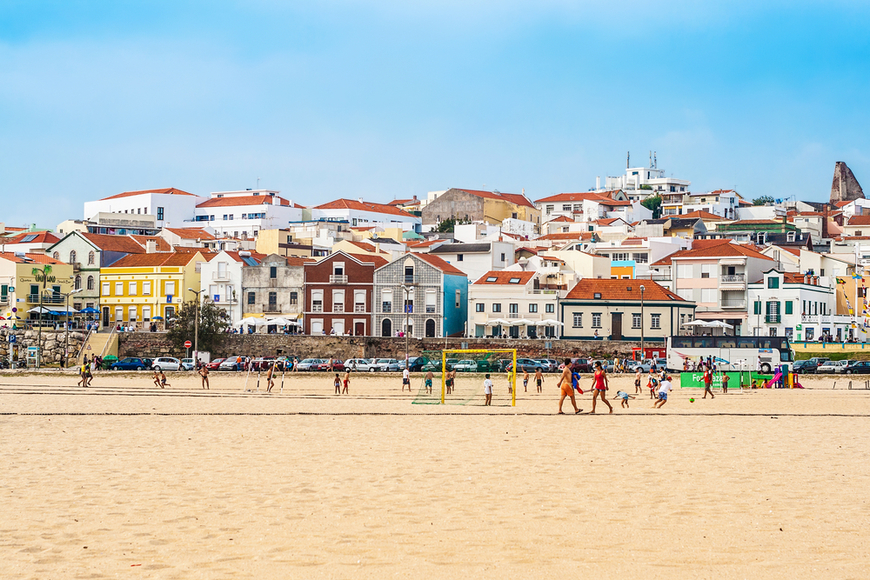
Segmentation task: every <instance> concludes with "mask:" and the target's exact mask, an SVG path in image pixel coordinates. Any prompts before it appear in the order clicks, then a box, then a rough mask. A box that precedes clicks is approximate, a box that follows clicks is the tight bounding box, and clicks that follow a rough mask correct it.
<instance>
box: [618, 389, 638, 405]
mask: <svg viewBox="0 0 870 580" xmlns="http://www.w3.org/2000/svg"><path fill="white" fill-rule="evenodd" d="M613 398H614V399H622V401H621V403H620V404H621V405H622V406H623V407H625V408H626V409H628V400H629V399H636V398H637V397H635V396H634V395H629V394H628V393H626V392H625V391H616V396H615V397H613Z"/></svg>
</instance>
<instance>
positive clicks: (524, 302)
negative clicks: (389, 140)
mask: <svg viewBox="0 0 870 580" xmlns="http://www.w3.org/2000/svg"><path fill="white" fill-rule="evenodd" d="M646 165H647V166H637V165H632V164H631V163H630V160H629V161H627V162H626V169H625V172H624V174H622V175H619V176H615V177H606V178H604V179H603V180H602V179H601V178H595V186H594V187H591V188H589V189H588V190H587V191H578V192H564V193H557V194H554V195H544V196H535V195H533V194H531V193H528V192H525V191H520V192H518V193H506V192H501V191H498V190H493V191H488V190H483V189H475V188H462V187H451V188H449V189H446V190H440V191H432V192H429V193H428V195H426V196H425V198H418V197H416V196H414V197H412V198H409V199H393V200H378V201H376V200H364V199H345V198H340V199H335V200H332V201H328V202H325V203H321V204H319V205H313V206H305V205H302V204H300V203H298V202H296V201H294V200H292V199H289V198H288V197H285V196H283V195H282V194H281V192H280V191H277V190H272V189H247V190H241V191H216V192H211V193H203V192H189V191H185V190H183V189H179V188H175V187H168V188H162V189H149V190H140V191H125V192H119V193H115V194H112V195H108V196H106V197H103V198H101V199H97V200H93V201H87V202H85V203H84V207H83V215H82V217H81V218H71V219H68V220H66V221H64V222H62V223H60V224H58V225H57V226H56V227H54V228H51V229H41V228H39V227H36V226H35V225H34V226H32V227H28V228H21V227H12V226H9V225H6V226H3V227H2V232H0V233H2V237H0V244H2V246H3V247H2V252H0V282H2V285H0V292H2V293H0V303H2V308H3V312H2V314H3V315H4V316H3V320H2V321H0V323H2V324H3V325H4V326H7V327H11V326H15V327H17V328H21V327H24V328H32V327H34V326H40V327H41V326H50V327H53V328H58V327H64V328H65V327H66V326H67V325H69V326H70V327H71V328H74V329H86V330H90V331H95V332H100V331H103V332H107V331H110V330H112V329H114V330H115V331H124V332H126V331H147V332H161V331H164V330H166V329H167V328H169V327H171V325H172V322H173V320H174V318H175V316H176V313H177V312H178V311H179V309H180V307H181V305H182V304H183V303H185V302H190V301H196V300H202V301H208V302H212V303H213V304H214V305H215V306H217V307H219V308H220V309H223V310H224V311H225V312H226V314H227V316H228V320H229V323H230V327H231V329H232V332H258V333H285V334H304V335H337V336H374V337H395V336H406V335H407V336H410V337H413V338H440V337H468V338H473V337H480V338H483V337H493V338H514V339H517V338H525V339H538V338H558V339H582V340H596V339H600V340H610V341H636V340H639V339H640V338H641V337H643V338H644V339H645V340H646V341H649V342H652V343H654V342H656V341H664V340H665V339H666V338H667V337H668V336H676V335H681V334H705V333H710V334H729V335H730V334H733V335H736V336H780V337H787V338H788V339H790V340H793V341H831V342H853V341H858V342H863V341H864V340H865V339H866V337H867V332H868V331H870V326H868V324H867V322H866V320H865V317H864V316H865V314H866V310H865V308H866V304H867V303H866V290H865V282H864V277H863V275H864V267H865V266H867V265H868V261H870V201H868V200H866V199H865V197H864V193H863V191H862V189H861V186H860V185H859V183H858V181H857V180H856V178H855V176H854V175H853V174H852V172H851V171H850V170H849V168H848V167H847V166H846V164H845V163H842V162H838V163H836V165H835V168H834V176H833V182H832V187H831V191H830V199H829V201H828V202H813V201H802V200H798V199H795V198H794V197H791V198H785V199H776V198H772V197H767V196H765V197H761V198H757V199H745V198H744V196H743V195H741V193H740V192H738V191H735V190H734V189H716V190H713V191H694V190H693V189H692V183H691V181H690V180H688V179H676V178H673V177H668V176H666V172H665V171H664V170H663V169H660V168H658V162H657V160H656V158H655V157H654V155H653V154H652V153H651V154H650V161H649V163H648V164H646ZM819 193H822V192H819ZM819 197H822V195H819ZM35 217H36V216H35ZM45 266H50V272H51V276H46V275H44V272H45V270H46V268H45ZM40 272H43V275H42V276H40Z"/></svg>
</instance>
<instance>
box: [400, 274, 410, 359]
mask: <svg viewBox="0 0 870 580" xmlns="http://www.w3.org/2000/svg"><path fill="white" fill-rule="evenodd" d="M402 290H403V291H404V292H405V303H404V305H403V306H404V309H405V333H404V334H405V368H406V369H407V368H408V358H409V357H408V315H409V314H410V312H409V310H408V306H409V304H408V296H409V295H410V294H411V290H413V287H411V286H407V285H405V284H402Z"/></svg>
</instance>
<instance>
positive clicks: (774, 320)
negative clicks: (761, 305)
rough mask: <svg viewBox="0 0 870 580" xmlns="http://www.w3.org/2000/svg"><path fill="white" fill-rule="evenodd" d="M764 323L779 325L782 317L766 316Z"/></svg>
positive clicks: (776, 315)
mask: <svg viewBox="0 0 870 580" xmlns="http://www.w3.org/2000/svg"><path fill="white" fill-rule="evenodd" d="M764 321H765V322H766V323H768V324H779V323H780V322H782V316H780V315H779V314H768V315H766V316H765V317H764Z"/></svg>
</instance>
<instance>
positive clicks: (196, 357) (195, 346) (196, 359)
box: [187, 288, 205, 368]
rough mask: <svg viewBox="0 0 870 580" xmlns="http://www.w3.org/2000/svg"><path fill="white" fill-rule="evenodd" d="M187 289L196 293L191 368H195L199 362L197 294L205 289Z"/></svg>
mask: <svg viewBox="0 0 870 580" xmlns="http://www.w3.org/2000/svg"><path fill="white" fill-rule="evenodd" d="M187 291H188V292H193V293H194V294H196V310H195V311H194V315H193V368H197V367H198V366H199V365H198V364H197V363H198V362H199V295H200V294H202V293H203V292H205V290H194V289H193V288H188V289H187Z"/></svg>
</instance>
